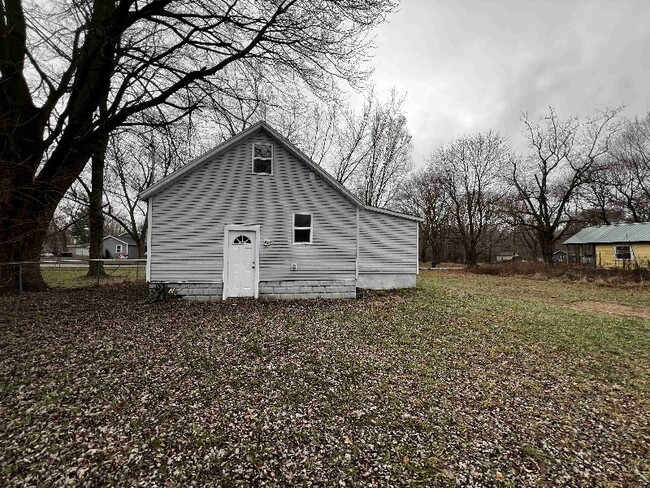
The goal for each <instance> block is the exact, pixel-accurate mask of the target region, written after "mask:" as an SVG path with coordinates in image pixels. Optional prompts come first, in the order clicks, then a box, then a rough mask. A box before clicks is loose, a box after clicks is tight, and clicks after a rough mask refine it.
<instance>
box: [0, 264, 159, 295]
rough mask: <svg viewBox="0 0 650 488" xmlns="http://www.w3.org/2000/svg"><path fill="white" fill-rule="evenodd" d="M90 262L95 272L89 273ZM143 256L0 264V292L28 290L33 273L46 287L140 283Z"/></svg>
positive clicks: (142, 271)
mask: <svg viewBox="0 0 650 488" xmlns="http://www.w3.org/2000/svg"><path fill="white" fill-rule="evenodd" d="M91 262H96V263H99V264H100V269H101V270H102V271H100V272H99V273H94V274H93V275H89V265H90V263H91ZM146 264H147V260H146V259H86V260H77V259H57V260H43V261H21V262H10V263H0V276H2V280H1V283H0V295H3V294H10V293H16V292H17V293H24V292H26V291H29V283H30V281H31V280H33V278H34V276H38V275H39V274H40V276H42V278H43V280H44V281H45V284H46V285H47V286H48V287H50V288H83V287H88V286H99V285H102V284H108V283H120V282H136V281H140V282H144V281H145V280H146Z"/></svg>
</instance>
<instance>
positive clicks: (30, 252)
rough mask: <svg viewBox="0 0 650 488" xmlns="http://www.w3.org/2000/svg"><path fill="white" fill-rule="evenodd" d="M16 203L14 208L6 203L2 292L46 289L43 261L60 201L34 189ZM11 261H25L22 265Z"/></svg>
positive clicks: (0, 252) (1, 229)
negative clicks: (43, 249) (48, 235)
mask: <svg viewBox="0 0 650 488" xmlns="http://www.w3.org/2000/svg"><path fill="white" fill-rule="evenodd" d="M30 197H31V198H30ZM43 202H45V203H43ZM13 203H14V205H13V206H14V208H11V207H9V206H7V205H5V210H6V213H5V214H4V215H3V219H2V225H0V242H2V243H3V245H2V246H0V294H3V293H16V292H18V290H19V286H20V287H21V288H22V291H45V290H47V284H46V283H45V280H43V276H42V274H41V267H40V264H39V263H40V258H41V250H42V248H43V244H44V243H45V239H46V237H47V232H48V224H49V222H50V221H51V220H52V217H53V216H54V211H55V209H56V206H57V204H58V200H56V201H54V200H51V199H47V198H46V197H45V196H44V195H42V194H41V193H40V192H35V191H34V192H29V195H28V197H27V198H23V199H21V200H20V201H15V200H14V201H13ZM10 263H24V264H21V265H20V267H19V266H18V264H10ZM27 263H29V264H27Z"/></svg>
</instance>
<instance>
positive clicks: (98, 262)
mask: <svg viewBox="0 0 650 488" xmlns="http://www.w3.org/2000/svg"><path fill="white" fill-rule="evenodd" d="M101 263H103V261H97V266H95V269H96V270H97V273H95V274H96V275H97V286H99V275H100V274H101V273H100V270H99V267H100V265H101ZM103 269H104V268H103V267H102V271H103Z"/></svg>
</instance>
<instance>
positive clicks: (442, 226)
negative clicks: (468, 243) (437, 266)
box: [397, 167, 450, 262]
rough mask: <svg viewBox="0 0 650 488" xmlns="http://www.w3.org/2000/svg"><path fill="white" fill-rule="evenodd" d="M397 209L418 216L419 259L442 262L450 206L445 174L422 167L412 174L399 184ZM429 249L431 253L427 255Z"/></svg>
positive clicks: (444, 252)
mask: <svg viewBox="0 0 650 488" xmlns="http://www.w3.org/2000/svg"><path fill="white" fill-rule="evenodd" d="M398 202H399V203H398V206H397V210H399V211H402V212H405V213H409V214H412V215H419V216H421V217H422V218H423V219H424V221H423V222H422V223H421V224H420V234H419V235H420V246H419V248H420V261H426V260H427V256H429V255H430V256H431V258H432V259H433V260H434V261H436V262H441V261H442V260H443V259H444V258H445V256H446V248H447V246H448V245H449V238H448V232H449V224H450V222H449V221H450V205H449V200H448V198H447V194H446V191H445V187H444V177H443V175H442V174H440V173H439V172H438V171H437V169H436V168H432V167H428V168H423V169H421V170H419V171H417V172H415V173H413V174H411V175H410V176H409V177H408V178H407V179H406V180H405V181H404V184H403V185H402V190H401V192H400V197H399V199H398ZM429 252H430V254H428V253H429Z"/></svg>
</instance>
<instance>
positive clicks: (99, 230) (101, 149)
mask: <svg viewBox="0 0 650 488" xmlns="http://www.w3.org/2000/svg"><path fill="white" fill-rule="evenodd" d="M107 145H108V137H105V138H104V139H103V140H102V141H101V142H100V143H99V144H98V146H97V149H96V150H95V152H94V153H93V156H92V162H91V165H92V167H91V182H90V184H91V188H90V195H89V196H88V200H89V211H88V216H89V230H90V250H89V257H90V259H103V258H104V212H103V207H102V197H103V195H104V166H105V163H106V147H107ZM87 276H89V277H97V276H106V272H105V271H104V265H103V263H102V262H101V261H89V263H88V275H87Z"/></svg>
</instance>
